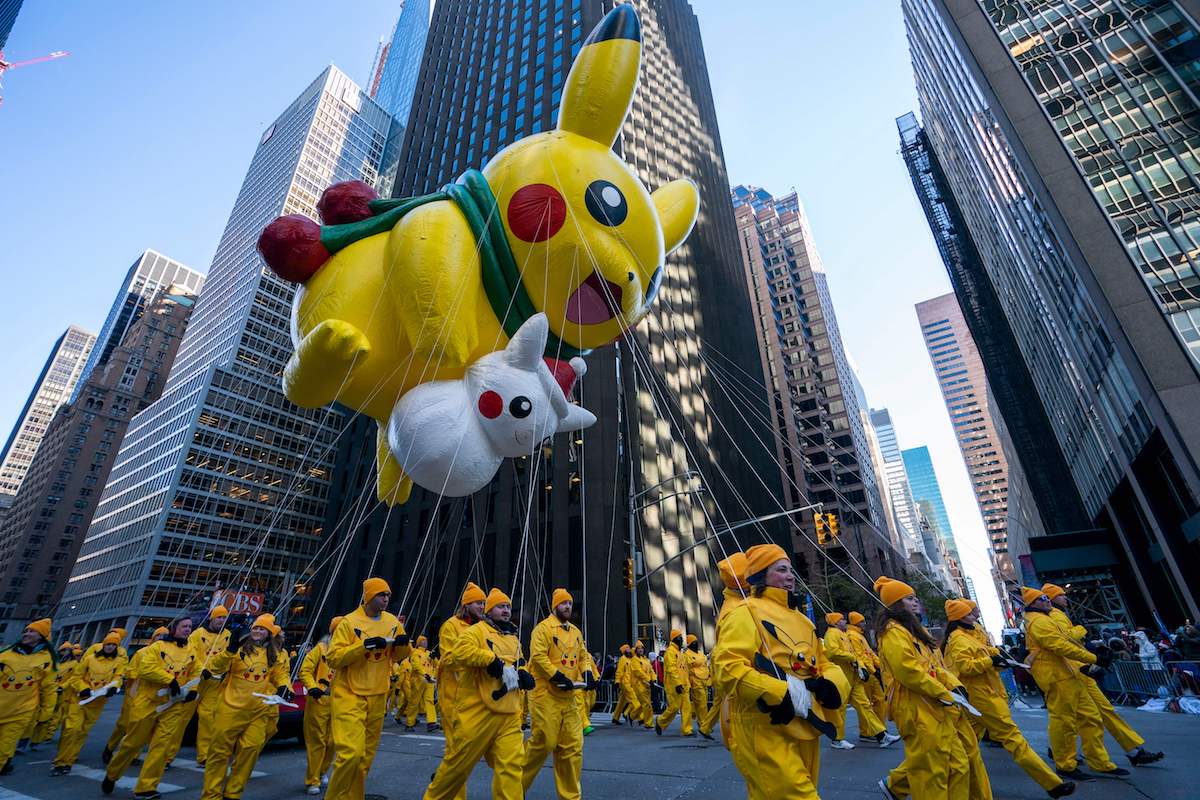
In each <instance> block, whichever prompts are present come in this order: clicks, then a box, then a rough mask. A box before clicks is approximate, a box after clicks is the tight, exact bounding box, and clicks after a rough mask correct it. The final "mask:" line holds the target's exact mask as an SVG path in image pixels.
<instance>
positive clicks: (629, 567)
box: [622, 558, 633, 589]
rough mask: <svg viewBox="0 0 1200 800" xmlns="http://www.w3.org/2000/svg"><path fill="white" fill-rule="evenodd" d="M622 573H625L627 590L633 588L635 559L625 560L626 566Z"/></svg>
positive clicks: (623, 567)
mask: <svg viewBox="0 0 1200 800" xmlns="http://www.w3.org/2000/svg"><path fill="white" fill-rule="evenodd" d="M622 571H623V572H624V573H625V588H626V589H632V588H633V559H632V558H627V559H625V564H624V565H623V566H622Z"/></svg>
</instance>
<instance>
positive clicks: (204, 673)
mask: <svg viewBox="0 0 1200 800" xmlns="http://www.w3.org/2000/svg"><path fill="white" fill-rule="evenodd" d="M228 618H229V612H228V611H227V610H226V609H225V606H222V605H217V606H214V607H213V608H212V610H211V611H209V612H208V619H206V620H205V621H204V624H203V625H201V626H200V627H199V628H197V629H196V630H194V631H192V635H191V636H190V637H188V640H189V641H190V642H191V643H192V647H194V648H195V650H196V659H197V661H199V663H200V685H199V686H198V687H196V688H197V690H198V691H199V696H198V698H197V700H196V763H197V764H198V765H200V766H202V767H203V766H204V762H205V760H206V759H207V758H208V745H209V742H211V741H212V736H213V722H214V720H215V715H216V712H217V705H218V703H219V699H218V698H219V697H220V692H219V691H218V687H219V686H220V683H221V677H222V676H221V673H220V672H218V671H217V670H214V669H213V668H212V664H211V663H210V662H211V661H212V658H213V656H215V655H216V654H218V653H222V652H224V651H225V648H226V647H227V646H228V645H229V631H227V630H225V621H226V620H227V619H228Z"/></svg>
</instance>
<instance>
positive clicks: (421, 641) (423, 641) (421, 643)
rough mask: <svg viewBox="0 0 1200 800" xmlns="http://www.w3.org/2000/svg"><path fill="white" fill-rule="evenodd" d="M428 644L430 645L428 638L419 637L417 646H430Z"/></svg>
mask: <svg viewBox="0 0 1200 800" xmlns="http://www.w3.org/2000/svg"><path fill="white" fill-rule="evenodd" d="M428 646H429V640H428V639H426V638H425V637H424V636H418V637H417V647H428Z"/></svg>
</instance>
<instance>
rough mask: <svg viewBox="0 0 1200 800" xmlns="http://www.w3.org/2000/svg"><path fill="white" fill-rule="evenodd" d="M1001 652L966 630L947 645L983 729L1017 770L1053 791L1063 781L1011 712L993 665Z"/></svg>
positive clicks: (948, 655) (955, 632) (951, 663)
mask: <svg viewBox="0 0 1200 800" xmlns="http://www.w3.org/2000/svg"><path fill="white" fill-rule="evenodd" d="M999 652H1000V651H999V650H996V648H994V647H988V646H987V645H986V644H984V642H983V641H981V640H980V639H979V638H978V637H977V636H975V635H972V632H971V631H970V630H967V629H965V628H957V629H956V630H953V631H951V632H950V638H949V639H948V640H947V642H946V662H947V666H948V667H950V669H952V670H953V671H954V673H955V675H957V676H958V679H959V680H960V681H962V683H963V686H965V687H967V693H968V694H969V695H970V698H971V705H973V706H975V708H977V709H978V710H979V713H981V714H982V715H983V718H982V724H983V727H984V729H985V730H987V732H988V735H989V736H990V737H991V739H992V741H994V742H999V743H1000V744H1002V745H1003V746H1004V749H1005V750H1007V751H1008V752H1009V755H1011V756H1012V758H1013V761H1015V762H1017V766H1019V767H1020V768H1021V769H1023V770H1025V772H1026V774H1028V775H1029V777H1031V778H1033V779H1034V780H1035V781H1037V784H1038V786H1041V787H1042V788H1043V789H1047V790H1049V789H1053V788H1054V787H1055V786H1058V785H1059V784H1060V783H1062V778H1060V777H1058V775H1056V774H1055V773H1054V770H1052V769H1050V767H1048V766H1046V762H1045V761H1042V759H1041V758H1039V757H1038V754H1037V753H1035V752H1034V751H1033V748H1031V747H1030V746H1029V743H1028V742H1027V741H1025V737H1024V736H1022V735H1021V731H1020V729H1019V728H1018V727H1017V725H1016V723H1014V722H1013V718H1012V712H1010V711H1009V709H1008V692H1006V691H1005V690H1004V684H1002V683H1001V682H1000V676H999V675H997V674H996V668H995V667H994V666H993V665H992V656H994V655H998V654H999Z"/></svg>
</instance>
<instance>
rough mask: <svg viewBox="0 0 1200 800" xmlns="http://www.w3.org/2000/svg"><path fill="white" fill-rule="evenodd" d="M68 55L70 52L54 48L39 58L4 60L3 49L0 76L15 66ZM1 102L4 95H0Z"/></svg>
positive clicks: (24, 65)
mask: <svg viewBox="0 0 1200 800" xmlns="http://www.w3.org/2000/svg"><path fill="white" fill-rule="evenodd" d="M69 55H71V54H70V53H68V52H67V51H66V50H55V51H54V52H53V53H50V54H49V55H44V56H41V57H39V58H31V59H29V60H27V61H5V60H4V51H3V50H0V78H3V77H4V73H5V72H8V71H9V70H10V69H16V68H17V67H28V66H30V65H31V64H40V63H42V62H43V61H54V60H55V59H58V58H66V57H67V56H69ZM0 88H3V87H0ZM3 103H4V96H3V95H0V105H2V104H3Z"/></svg>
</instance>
